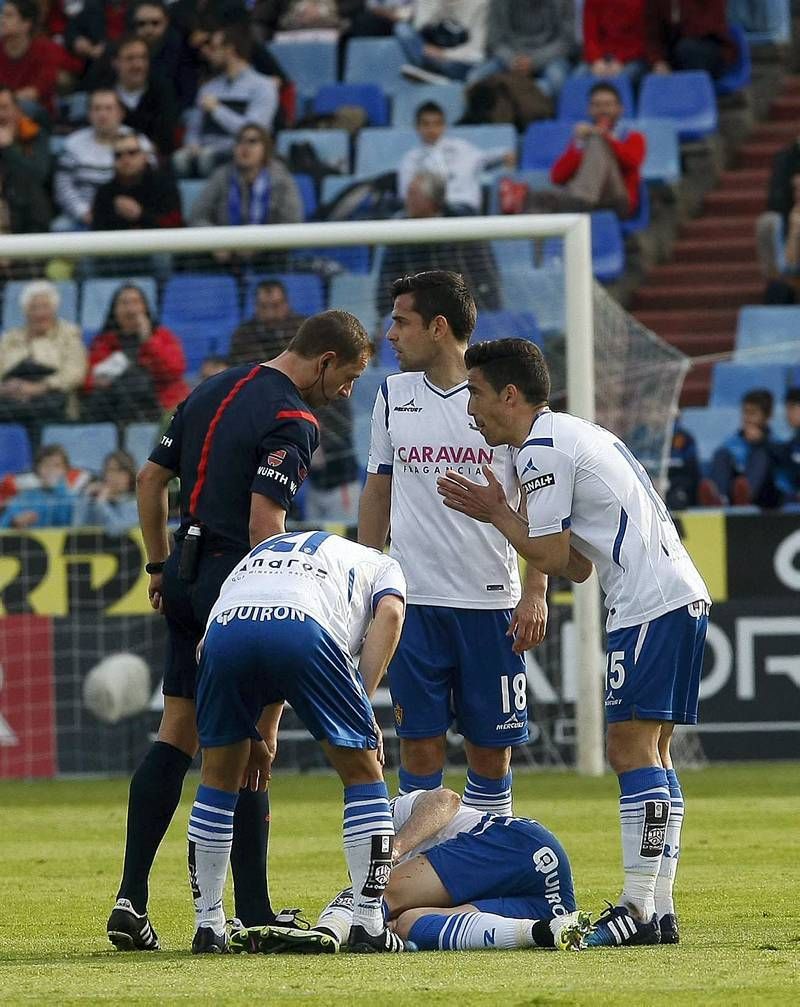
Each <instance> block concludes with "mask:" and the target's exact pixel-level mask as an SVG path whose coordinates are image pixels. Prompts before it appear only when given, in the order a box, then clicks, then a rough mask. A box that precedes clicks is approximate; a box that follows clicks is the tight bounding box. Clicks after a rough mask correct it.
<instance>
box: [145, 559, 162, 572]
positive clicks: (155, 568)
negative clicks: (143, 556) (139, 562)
mask: <svg viewBox="0 0 800 1007" xmlns="http://www.w3.org/2000/svg"><path fill="white" fill-rule="evenodd" d="M164 566H165V564H164V563H163V562H161V563H145V565H144V572H145V573H163V572H164Z"/></svg>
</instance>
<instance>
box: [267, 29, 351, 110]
mask: <svg viewBox="0 0 800 1007" xmlns="http://www.w3.org/2000/svg"><path fill="white" fill-rule="evenodd" d="M267 48H268V49H269V51H270V52H271V53H272V55H273V56H274V57H275V59H276V60H277V61H278V62H279V63H280V65H281V66H282V67H283V69H284V70H285V71H286V75H287V76H288V77H289V79H290V80H291V81H293V82H294V85H295V87H296V88H297V91H298V94H299V96H300V97H301V98H303V99H305V98H311V97H312V96H313V95H314V93H315V91H316V90H317V88H318V87H319V86H320V85H321V84H333V83H335V81H336V42H333V41H332V42H303V41H297V42H271V43H270V44H269V45H268V46H267Z"/></svg>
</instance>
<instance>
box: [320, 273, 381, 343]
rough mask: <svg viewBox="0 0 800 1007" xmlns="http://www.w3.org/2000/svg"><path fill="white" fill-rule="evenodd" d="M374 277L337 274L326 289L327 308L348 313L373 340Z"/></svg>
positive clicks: (374, 315)
mask: <svg viewBox="0 0 800 1007" xmlns="http://www.w3.org/2000/svg"><path fill="white" fill-rule="evenodd" d="M375 281H376V277H375V276H372V275H370V276H364V275H363V274H361V273H339V275H338V276H334V277H333V278H332V279H331V282H330V285H329V287H328V307H329V308H338V309H340V310H343V311H350V312H351V313H352V314H354V315H355V316H356V318H358V319H359V320H360V321H361V323H362V325H363V326H364V328H365V329H366V330H367V332H368V333H369V334H370V336H372V337H373V338H374V337H375V336H376V335H377V333H376V331H375V326H376V323H377V321H378V315H377V311H376V308H375Z"/></svg>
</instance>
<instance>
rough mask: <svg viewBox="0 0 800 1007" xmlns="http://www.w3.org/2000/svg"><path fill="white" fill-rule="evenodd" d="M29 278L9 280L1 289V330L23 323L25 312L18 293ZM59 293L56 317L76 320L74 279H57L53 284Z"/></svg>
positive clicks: (76, 306) (76, 297) (76, 291)
mask: <svg viewBox="0 0 800 1007" xmlns="http://www.w3.org/2000/svg"><path fill="white" fill-rule="evenodd" d="M30 282H31V281H30V280H9V281H8V283H6V285H5V287H4V289H3V331H4V332H5V331H6V329H15V328H17V327H18V326H21V325H24V324H25V313H24V311H23V310H22V305H21V304H20V303H19V298H20V294H21V293H22V291H23V290H24V289H25V287H27V286H28V284H29V283H30ZM55 286H56V288H57V289H58V292H59V294H60V295H61V304H60V305H59V308H58V317H59V318H64V319H66V321H68V322H77V321H78V287H77V284H76V283H75V281H74V280H58V281H57V282H56V284H55Z"/></svg>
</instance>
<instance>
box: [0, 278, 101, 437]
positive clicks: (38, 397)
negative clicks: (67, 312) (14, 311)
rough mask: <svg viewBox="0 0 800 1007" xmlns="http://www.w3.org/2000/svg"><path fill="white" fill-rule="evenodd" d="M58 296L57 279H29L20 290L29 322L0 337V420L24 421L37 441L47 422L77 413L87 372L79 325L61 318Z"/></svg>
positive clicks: (7, 421)
mask: <svg viewBox="0 0 800 1007" xmlns="http://www.w3.org/2000/svg"><path fill="white" fill-rule="evenodd" d="M60 301H61V297H60V295H59V292H58V289H57V288H56V287H55V285H54V284H52V283H49V282H47V281H46V280H36V281H34V282H33V283H29V284H27V285H26V286H25V287H23V289H22V293H21V294H20V303H21V306H22V310H23V312H24V315H25V324H24V325H23V326H21V327H20V328H15V329H9V330H8V331H7V332H4V333H3V335H2V336H1V337H0V422H3V423H10V422H14V423H25V424H26V425H28V426H29V427H30V428H31V433H32V435H33V439H34V440H38V432H39V428H40V427H41V426H42V425H43V424H45V423H59V422H63V421H64V420H66V419H68V418H69V417H72V416H74V415H75V413H76V402H75V393H76V391H77V389H78V388H79V387H80V386H81V385H82V384H83V381H84V379H85V377H86V349H85V347H84V345H83V340H82V339H81V330H80V329H79V328H78V326H77V325H74V324H73V323H72V322H67V321H64V319H63V318H59V317H58V308H59V304H60Z"/></svg>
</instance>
